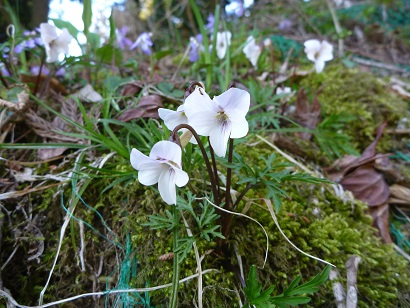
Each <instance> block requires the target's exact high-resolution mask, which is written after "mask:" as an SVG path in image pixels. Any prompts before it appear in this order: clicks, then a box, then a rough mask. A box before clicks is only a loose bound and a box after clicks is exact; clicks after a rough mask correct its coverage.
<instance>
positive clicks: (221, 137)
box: [209, 121, 232, 157]
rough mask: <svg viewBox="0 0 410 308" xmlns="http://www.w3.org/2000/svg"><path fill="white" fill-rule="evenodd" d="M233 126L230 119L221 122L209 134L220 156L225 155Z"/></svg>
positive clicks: (212, 144)
mask: <svg viewBox="0 0 410 308" xmlns="http://www.w3.org/2000/svg"><path fill="white" fill-rule="evenodd" d="M231 128H232V124H231V123H230V122H229V121H224V122H219V125H217V126H215V127H214V128H213V129H212V131H211V133H210V134H209V141H210V143H211V146H212V148H213V149H214V151H215V154H216V155H218V156H219V157H225V154H226V148H227V146H228V139H229V135H230V134H231Z"/></svg>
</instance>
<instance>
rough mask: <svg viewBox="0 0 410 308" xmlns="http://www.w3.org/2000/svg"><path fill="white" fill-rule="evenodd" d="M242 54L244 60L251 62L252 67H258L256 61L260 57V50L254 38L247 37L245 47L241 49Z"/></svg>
mask: <svg viewBox="0 0 410 308" xmlns="http://www.w3.org/2000/svg"><path fill="white" fill-rule="evenodd" d="M243 52H244V54H245V55H246V58H247V59H248V60H249V61H251V63H252V65H253V66H254V67H257V66H258V59H259V56H260V55H261V52H262V49H261V47H260V46H259V45H258V44H256V42H255V38H254V37H253V36H252V35H251V36H248V38H247V40H246V45H245V47H244V48H243Z"/></svg>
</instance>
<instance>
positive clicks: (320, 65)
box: [315, 59, 325, 73]
mask: <svg viewBox="0 0 410 308" xmlns="http://www.w3.org/2000/svg"><path fill="white" fill-rule="evenodd" d="M324 68H325V61H322V60H320V59H318V60H316V62H315V69H316V73H321V72H322V71H323V69H324Z"/></svg>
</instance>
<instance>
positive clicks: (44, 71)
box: [30, 65, 50, 76]
mask: <svg viewBox="0 0 410 308" xmlns="http://www.w3.org/2000/svg"><path fill="white" fill-rule="evenodd" d="M30 72H31V73H32V74H33V75H34V76H38V74H40V66H39V65H34V66H32V67H30ZM41 74H44V75H48V74H50V70H49V69H48V68H47V67H45V66H43V68H42V69H41Z"/></svg>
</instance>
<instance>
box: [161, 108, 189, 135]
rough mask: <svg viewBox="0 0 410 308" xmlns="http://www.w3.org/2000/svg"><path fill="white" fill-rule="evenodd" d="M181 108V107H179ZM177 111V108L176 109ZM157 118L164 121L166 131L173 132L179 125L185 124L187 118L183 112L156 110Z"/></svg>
mask: <svg viewBox="0 0 410 308" xmlns="http://www.w3.org/2000/svg"><path fill="white" fill-rule="evenodd" d="M180 107H182V106H180ZM178 109H179V108H178ZM158 115H159V117H160V118H161V119H162V120H164V123H165V125H166V126H167V127H168V129H170V130H173V129H174V128H175V127H177V126H178V125H179V124H187V123H188V118H187V117H186V115H185V112H183V111H179V110H177V111H173V110H170V109H165V108H159V109H158Z"/></svg>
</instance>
